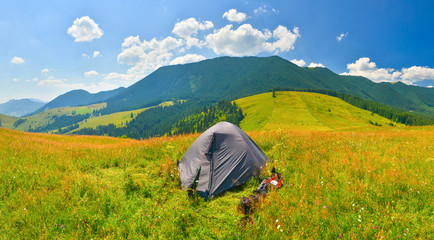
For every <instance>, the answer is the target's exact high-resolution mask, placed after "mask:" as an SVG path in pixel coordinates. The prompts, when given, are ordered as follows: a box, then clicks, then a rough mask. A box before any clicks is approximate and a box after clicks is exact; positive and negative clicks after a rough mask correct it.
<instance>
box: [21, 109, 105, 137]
mask: <svg viewBox="0 0 434 240" xmlns="http://www.w3.org/2000/svg"><path fill="white" fill-rule="evenodd" d="M106 105H107V104H106V103H98V104H92V105H89V106H81V107H61V108H54V109H50V110H47V111H44V112H41V113H38V114H36V115H32V116H29V117H23V118H22V119H25V120H27V121H26V122H24V123H23V124H20V125H19V126H18V127H17V128H16V129H17V130H22V131H27V130H28V129H29V126H32V127H33V128H36V127H39V126H44V125H46V124H47V123H52V122H53V121H54V120H52V116H53V115H58V116H61V115H71V114H72V112H73V111H75V112H76V114H87V113H89V114H92V111H93V110H98V109H101V108H104V107H106Z"/></svg>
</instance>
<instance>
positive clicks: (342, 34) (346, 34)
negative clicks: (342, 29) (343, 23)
mask: <svg viewBox="0 0 434 240" xmlns="http://www.w3.org/2000/svg"><path fill="white" fill-rule="evenodd" d="M346 36H348V32H346V33H341V34H340V35H339V36H337V37H336V40H337V41H338V42H340V41H342V39H343V38H344V37H346Z"/></svg>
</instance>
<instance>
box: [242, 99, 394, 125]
mask: <svg viewBox="0 0 434 240" xmlns="http://www.w3.org/2000/svg"><path fill="white" fill-rule="evenodd" d="M235 102H236V103H237V104H238V105H239V106H240V107H241V109H242V110H243V113H244V114H245V118H244V120H242V121H241V123H240V126H241V128H242V129H243V130H245V131H251V130H275V129H294V130H344V129H356V128H372V127H377V126H375V124H377V125H381V126H383V127H385V126H387V127H391V126H390V124H391V123H392V122H391V121H390V120H389V119H386V118H383V117H381V116H379V115H377V114H373V113H371V112H369V111H366V110H363V109H360V108H357V107H354V106H352V105H350V104H348V103H346V102H344V101H343V100H341V99H339V98H335V97H331V96H327V95H323V94H318V93H309V92H289V91H288V92H276V97H275V98H273V96H272V93H271V92H270V93H263V94H259V95H255V96H251V97H246V98H242V99H238V100H236V101H235ZM392 124H393V125H398V126H402V124H397V123H392Z"/></svg>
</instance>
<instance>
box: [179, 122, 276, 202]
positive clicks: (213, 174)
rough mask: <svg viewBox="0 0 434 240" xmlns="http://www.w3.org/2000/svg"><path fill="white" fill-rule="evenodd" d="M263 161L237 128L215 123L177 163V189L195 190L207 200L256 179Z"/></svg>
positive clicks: (265, 157) (253, 144)
mask: <svg viewBox="0 0 434 240" xmlns="http://www.w3.org/2000/svg"><path fill="white" fill-rule="evenodd" d="M267 160H268V158H267V156H265V154H264V153H263V152H262V151H261V149H260V148H259V147H258V146H257V145H256V144H255V143H254V142H253V140H252V139H250V137H249V136H247V134H246V133H245V132H243V131H242V130H241V129H240V128H239V127H237V126H235V125H234V124H232V123H229V122H219V123H217V124H216V125H214V126H212V127H211V128H209V129H208V130H206V131H205V132H204V133H202V135H200V136H199V137H198V138H197V139H196V141H194V142H193V144H192V145H191V146H190V148H189V149H188V150H187V152H186V153H185V155H184V157H183V158H182V159H181V162H180V163H179V166H178V170H179V173H180V177H181V186H183V187H185V188H194V187H196V192H197V193H198V194H199V195H200V196H202V197H203V198H205V200H208V199H209V198H210V197H212V196H215V195H217V194H219V193H221V192H223V191H226V190H228V189H230V188H232V187H235V186H238V185H240V184H243V183H246V182H247V181H249V179H250V178H251V177H253V176H256V177H259V176H260V172H261V167H262V166H264V165H265V163H266V161H267Z"/></svg>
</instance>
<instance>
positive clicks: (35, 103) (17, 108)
mask: <svg viewBox="0 0 434 240" xmlns="http://www.w3.org/2000/svg"><path fill="white" fill-rule="evenodd" d="M44 104H45V103H44V102H42V101H40V100H34V99H29V98H25V99H18V100H16V99H12V100H10V101H8V102H5V103H3V104H0V113H1V114H5V115H9V116H14V117H21V116H24V115H26V114H28V113H31V112H34V111H36V110H37V109H39V108H40V107H42V106H44Z"/></svg>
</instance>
